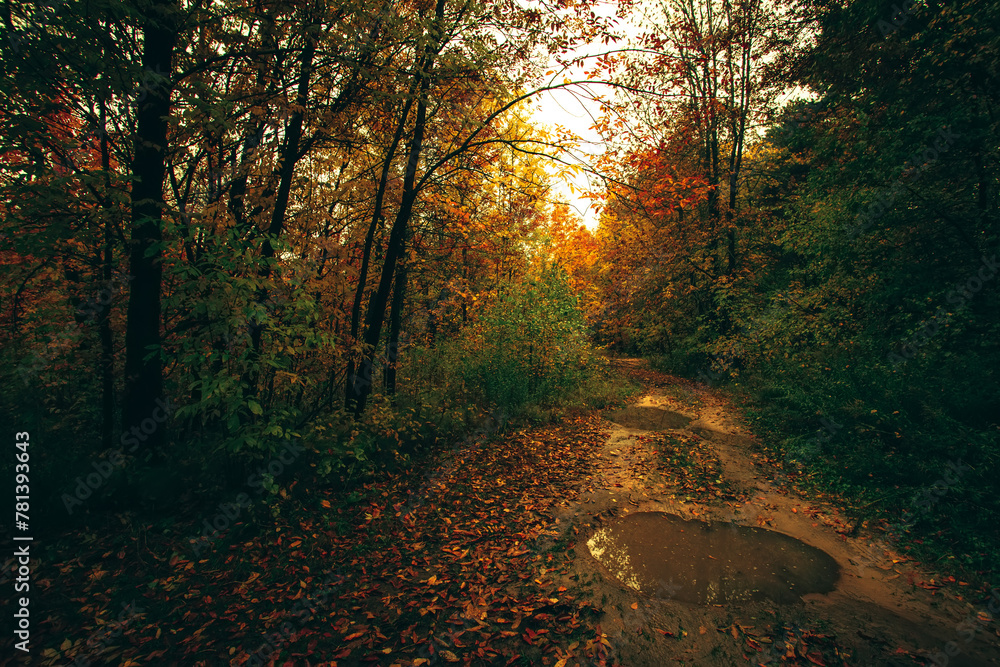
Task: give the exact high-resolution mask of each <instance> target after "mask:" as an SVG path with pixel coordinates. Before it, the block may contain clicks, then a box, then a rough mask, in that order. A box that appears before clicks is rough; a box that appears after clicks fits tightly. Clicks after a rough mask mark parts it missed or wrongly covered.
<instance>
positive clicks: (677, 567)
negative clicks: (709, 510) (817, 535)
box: [587, 512, 840, 604]
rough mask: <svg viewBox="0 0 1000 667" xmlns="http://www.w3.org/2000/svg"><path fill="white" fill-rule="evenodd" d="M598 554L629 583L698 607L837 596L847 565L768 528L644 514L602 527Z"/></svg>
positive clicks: (592, 544)
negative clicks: (842, 568) (842, 570)
mask: <svg viewBox="0 0 1000 667" xmlns="http://www.w3.org/2000/svg"><path fill="white" fill-rule="evenodd" d="M587 547H588V548H589V549H590V553H591V554H592V555H593V556H594V558H596V559H597V560H598V561H599V562H600V563H601V564H602V565H603V566H604V567H606V568H607V569H608V570H609V571H610V572H611V573H612V574H613V575H614V576H615V577H616V578H617V579H618V580H619V581H620V582H621V583H623V584H625V585H626V586H628V587H630V588H633V589H635V590H637V591H640V592H642V593H645V594H647V595H651V596H654V597H660V598H671V599H676V600H681V601H684V602H691V603H695V604H723V603H730V602H740V601H745V600H762V599H768V600H773V601H775V602H778V603H790V602H795V601H797V600H798V599H799V596H801V595H805V594H806V593H829V592H830V591H832V590H833V589H834V587H835V585H836V583H837V579H838V578H839V574H840V568H839V566H838V565H837V563H836V561H835V560H833V558H832V557H831V556H830V555H829V554H827V553H826V552H824V551H821V550H819V549H816V548H815V547H811V546H809V545H808V544H805V543H803V542H800V541H799V540H796V539H795V538H793V537H789V536H787V535H782V534H781V533H776V532H774V531H771V530H765V529H763V528H754V527H750V526H736V525H730V524H723V523H715V524H710V523H705V522H704V521H696V520H695V521H686V520H684V519H682V518H681V517H679V516H676V515H673V514H666V513H664V512H638V513H636V514H630V515H628V516H626V517H623V518H621V519H618V520H616V521H614V522H613V523H611V524H609V525H608V526H605V527H604V528H601V529H599V530H598V531H597V532H595V533H594V535H593V537H591V538H590V540H588V542H587Z"/></svg>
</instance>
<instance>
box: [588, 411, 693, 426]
mask: <svg viewBox="0 0 1000 667" xmlns="http://www.w3.org/2000/svg"><path fill="white" fill-rule="evenodd" d="M607 419H609V420H611V421H613V422H614V423H616V424H620V425H622V426H625V427H626V428H637V429H642V430H643V431H665V430H667V429H670V428H684V427H685V426H687V425H688V424H689V423H691V420H690V419H689V418H688V417H685V416H684V415H682V414H680V413H677V412H671V411H670V410H663V409H662V408H654V407H651V406H642V407H640V406H635V405H633V406H630V407H627V408H625V409H623V410H618V411H617V412H612V413H611V414H610V415H607Z"/></svg>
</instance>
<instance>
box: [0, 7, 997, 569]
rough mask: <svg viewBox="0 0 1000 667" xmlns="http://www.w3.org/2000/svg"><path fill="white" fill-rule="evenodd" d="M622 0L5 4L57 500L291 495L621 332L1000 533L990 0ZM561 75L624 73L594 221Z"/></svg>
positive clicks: (931, 529) (535, 384)
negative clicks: (547, 102)
mask: <svg viewBox="0 0 1000 667" xmlns="http://www.w3.org/2000/svg"><path fill="white" fill-rule="evenodd" d="M593 9H594V7H592V6H591V4H590V3H589V2H570V1H564V0H560V1H559V2H557V3H554V4H547V3H531V2H514V1H509V2H507V1H501V2H479V1H475V0H458V1H453V0H434V1H433V2H430V1H424V0H405V1H401V2H381V3H371V2H350V1H347V2H341V1H339V0H335V1H329V2H326V1H319V2H316V1H312V0H307V1H303V2H284V1H271V0H267V1H258V2H240V1H229V0H220V1H218V2H213V3H204V2H197V1H196V2H177V1H176V0H156V1H149V0H144V1H142V2H130V3H122V2H116V1H114V0H97V1H88V2H74V3H69V4H64V3H60V2H50V3H48V4H20V5H13V4H10V3H7V4H5V6H4V16H3V24H4V34H3V38H2V39H3V49H4V55H3V62H2V65H0V67H2V71H3V95H2V98H0V118H2V121H3V125H4V127H5V128H6V131H5V132H4V133H3V136H2V137H0V155H2V165H3V169H2V175H0V188H2V197H0V200H2V211H0V275H2V281H0V319H2V326H0V341H2V346H0V348H2V351H0V364H2V368H3V375H2V378H0V410H2V412H3V414H4V415H5V421H6V422H7V423H8V424H11V425H12V428H14V429H15V430H17V431H30V432H31V437H32V442H33V443H34V445H33V449H32V485H33V486H32V489H33V492H34V493H33V499H34V503H35V504H36V508H35V509H36V513H37V515H38V521H39V523H40V525H41V524H46V525H49V526H52V527H53V528H55V529H61V528H63V527H66V526H72V525H77V522H80V521H87V520H88V518H87V517H90V516H91V515H92V514H95V513H102V512H107V511H122V510H128V511H142V512H158V511H164V510H166V511H168V512H169V511H171V508H173V507H175V505H176V504H177V503H179V502H181V500H182V499H183V498H184V497H188V498H189V497H190V496H191V495H198V494H201V493H205V492H206V490H209V489H213V488H218V487H222V486H226V485H229V486H236V487H239V486H241V485H243V484H244V483H245V480H246V479H247V477H248V475H251V476H252V475H254V474H255V471H260V478H259V483H260V484H261V485H262V486H263V487H264V488H266V489H267V491H268V494H267V496H266V497H265V498H266V502H267V503H271V505H269V507H270V508H271V511H272V513H273V512H277V511H278V509H277V508H278V507H279V506H280V502H281V500H280V499H281V498H284V497H286V496H287V495H288V494H289V493H291V492H303V489H304V488H305V487H306V486H307V485H306V484H301V485H299V487H298V490H297V491H293V487H295V486H296V484H299V482H300V481H301V480H306V479H308V480H310V482H309V483H310V484H320V485H328V486H330V487H333V488H338V489H339V488H348V487H350V485H351V484H356V483H359V482H363V481H364V480H367V479H371V478H372V477H374V476H377V475H379V474H380V471H383V470H385V469H387V468H394V467H398V466H406V465H407V464H408V463H409V462H410V461H411V459H412V458H413V457H414V456H418V455H420V454H422V453H426V452H428V451H432V450H434V448H436V447H437V448H440V447H442V446H445V444H447V443H449V442H455V441H458V440H461V439H462V438H463V437H466V435H467V434H468V433H470V432H473V431H475V430H477V429H478V431H479V432H484V430H485V431H490V430H496V429H498V428H502V426H503V424H505V423H508V422H510V421H516V420H535V421H544V420H545V419H547V418H549V417H550V416H552V415H555V414H562V413H564V412H565V411H567V410H573V409H578V408H584V407H587V406H593V405H598V406H600V405H603V404H605V403H607V402H611V401H614V400H617V399H618V398H620V397H622V396H623V395H625V394H626V393H627V392H628V387H627V386H625V384H624V382H623V381H621V380H619V379H617V378H615V377H614V376H613V375H612V374H611V373H610V372H609V370H608V368H607V365H606V361H605V358H604V355H603V354H602V350H601V349H600V347H601V346H604V347H606V348H607V349H608V350H610V351H612V352H620V353H625V354H637V355H643V356H647V357H649V358H650V359H651V360H652V362H653V363H654V365H655V366H656V367H658V368H660V369H662V370H666V371H669V372H672V373H675V374H678V375H682V376H687V377H691V378H695V379H698V380H700V381H703V382H707V383H710V384H718V385H722V386H725V387H727V388H728V389H729V390H731V391H732V392H734V393H735V394H736V395H738V396H740V397H741V398H742V400H743V401H744V405H745V407H746V409H747V410H748V413H749V414H750V415H751V416H752V417H753V420H754V421H753V423H754V425H755V428H756V429H757V430H758V433H759V435H761V436H762V438H763V439H764V440H765V441H766V442H767V443H768V446H769V447H771V448H773V450H774V452H775V453H776V454H777V455H779V456H780V457H781V458H782V459H783V460H784V465H785V466H786V468H787V470H788V471H789V472H791V473H794V474H796V475H797V476H798V481H799V482H800V483H802V484H809V485H814V486H816V487H818V488H822V489H823V490H824V491H825V492H828V493H836V494H839V495H841V496H843V497H846V498H850V499H851V500H852V502H853V503H854V505H855V507H856V511H857V516H856V520H857V521H858V522H859V523H860V522H862V521H868V520H874V519H875V518H876V517H882V518H888V519H890V520H892V521H893V522H895V525H896V526H898V527H899V530H898V531H897V532H898V533H899V534H900V537H905V539H907V540H909V541H913V540H916V541H918V542H919V543H920V544H922V545H923V548H928V549H931V550H937V551H936V552H935V553H941V554H947V555H948V556H949V557H951V558H953V559H955V560H956V561H957V562H958V563H959V564H960V565H961V566H964V567H968V568H970V569H972V570H980V571H983V570H987V569H993V568H995V567H996V565H997V563H996V555H995V545H996V544H997V542H998V541H1000V534H998V532H997V530H998V528H997V526H998V525H1000V521H998V519H1000V501H998V498H997V487H996V481H995V480H996V479H997V476H998V474H1000V471H998V458H997V457H998V452H1000V448H998V444H1000V443H998V437H1000V432H998V422H1000V386H998V380H997V377H996V369H997V368H998V365H1000V348H998V346H997V344H996V341H997V334H998V331H1000V310H998V309H1000V298H998V290H997V281H998V280H1000V277H998V276H997V275H996V273H997V266H998V264H997V251H998V250H1000V238H998V226H997V223H998V204H1000V199H998V197H1000V162H998V158H1000V126H998V123H1000V118H998V112H1000V73H998V71H997V67H998V62H1000V35H998V33H997V30H998V28H1000V5H998V4H997V3H994V2H962V1H958V2H950V3H935V2H925V3H905V6H904V7H897V6H896V5H892V4H891V3H890V4H888V5H886V4H884V3H882V2H875V1H874V0H857V1H854V2H843V3H842V2H826V1H825V0H805V1H801V2H792V1H788V2H785V1H780V2H774V3H764V2H761V1H760V0H698V1H695V0H690V1H684V0H666V1H665V2H663V3H660V4H659V5H651V6H649V7H645V8H644V11H645V14H644V17H645V18H643V19H642V20H641V21H639V20H636V22H635V24H636V25H638V26H639V28H638V29H637V31H636V32H637V34H636V35H633V36H632V42H631V43H630V45H629V46H628V48H624V47H622V45H621V43H620V42H617V41H615V38H616V37H620V36H621V35H618V34H616V31H617V29H616V28H615V26H614V25H613V21H612V20H611V19H603V18H601V17H600V15H599V14H597V13H595V12H594V11H593ZM619 11H620V13H621V15H622V16H625V15H627V14H628V13H629V12H630V11H636V12H638V11H639V7H638V5H636V6H633V5H631V4H630V3H622V4H621V6H620V8H619ZM591 44H604V45H605V48H604V51H605V52H604V53H603V55H601V56H600V57H594V58H588V59H580V56H579V51H578V48H579V47H581V46H582V45H591ZM616 44H618V45H619V47H620V48H619V47H616V46H615V45H616ZM574 65H576V67H573V66H574ZM581 68H582V69H584V70H585V74H583V75H581V76H580V77H579V78H573V77H572V76H570V73H571V72H576V71H580V69H581ZM552 88H565V89H572V90H576V91H578V94H580V95H581V96H596V95H597V94H600V95H601V97H600V98H599V99H596V98H595V99H596V101H595V104H600V105H601V110H602V112H603V113H602V115H601V116H600V117H599V118H597V119H596V121H595V128H596V129H597V130H598V131H600V132H601V133H602V134H603V135H604V137H605V139H606V152H605V153H604V154H603V156H602V157H601V158H600V159H599V160H596V161H595V162H593V163H591V164H587V165H585V166H584V168H585V169H586V170H589V171H591V172H592V173H593V174H594V175H596V176H598V177H599V178H598V179H597V180H595V183H599V184H600V185H599V186H595V189H594V192H593V193H591V194H592V196H593V197H594V198H595V199H596V200H599V201H600V202H601V203H602V206H603V208H602V213H601V218H600V224H599V226H598V227H597V228H596V229H588V228H587V227H585V226H583V224H582V222H581V221H580V220H579V219H578V218H577V217H576V216H575V215H574V214H573V213H572V212H571V210H570V208H569V207H567V205H566V204H565V203H563V202H558V201H555V197H553V196H552V192H553V189H552V184H553V182H554V180H555V179H556V178H558V177H559V174H558V173H555V172H556V171H557V170H567V171H572V170H573V169H579V168H580V165H579V163H578V161H577V160H576V157H578V156H579V154H578V153H575V152H574V146H575V144H574V138H573V137H572V136H570V135H569V133H567V132H565V131H563V130H562V129H561V128H554V129H553V128H548V127H545V126H543V125H542V123H543V122H544V120H545V119H543V118H533V117H532V116H531V115H530V113H529V112H528V111H527V108H528V105H527V104H526V102H528V101H530V99H531V98H532V97H533V96H534V95H537V93H538V92H539V91H541V90H546V89H552ZM595 90H598V91H599V92H598V93H595V92H594V91H595ZM289 447H291V448H292V449H289ZM289 451H290V452H292V453H291V454H290V455H289V456H290V458H291V462H286V464H283V465H282V466H280V468H279V467H268V466H267V464H268V463H269V462H270V463H273V462H274V461H275V460H276V457H278V456H279V455H280V456H284V453H285V452H289ZM299 452H304V455H301V456H300V455H299ZM281 460H282V461H286V459H281ZM262 464H263V465H264V466H265V467H264V468H261V465H262ZM2 465H3V466H5V468H4V469H5V470H6V469H7V467H9V466H11V465H12V463H11V462H9V461H4V462H3V464H2ZM286 465H287V469H286ZM286 470H287V471H286ZM5 474H6V473H5ZM94 474H96V475H97V477H96V478H95V477H94ZM8 477H10V475H8ZM91 479H96V480H97V481H94V482H91V481H90V480H91ZM942 479H944V480H946V482H945V483H944V484H943V485H942V484H940V483H939V480H942ZM928 490H929V491H928ZM904 534H905V535H904ZM942 557H944V556H942Z"/></svg>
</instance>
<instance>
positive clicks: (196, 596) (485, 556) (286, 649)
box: [42, 416, 607, 665]
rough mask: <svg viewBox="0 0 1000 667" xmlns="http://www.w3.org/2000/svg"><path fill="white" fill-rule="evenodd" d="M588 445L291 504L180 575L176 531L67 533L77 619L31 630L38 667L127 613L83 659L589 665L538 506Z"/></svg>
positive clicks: (507, 444) (565, 437) (575, 609)
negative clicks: (126, 608)
mask: <svg viewBox="0 0 1000 667" xmlns="http://www.w3.org/2000/svg"><path fill="white" fill-rule="evenodd" d="M604 437H605V434H604V432H603V431H602V429H601V427H600V426H599V422H598V419H597V418H596V417H594V416H590V417H577V418H572V419H566V420H564V421H563V423H560V424H557V425H554V426H549V427H543V428H537V429H531V430H520V431H516V432H512V433H508V434H504V435H501V436H499V437H496V438H494V439H492V440H491V441H488V442H486V443H481V444H474V445H472V446H470V447H467V448H466V449H463V450H460V451H458V452H456V453H455V454H453V455H452V456H451V457H446V458H445V460H442V461H441V462H440V463H439V465H438V466H437V467H436V468H432V469H430V471H426V470H425V471H424V472H423V473H420V472H417V471H412V472H409V473H403V474H396V475H392V476H388V477H387V478H386V479H385V481H383V482H380V483H375V484H368V485H365V486H364V487H363V489H360V493H358V492H356V493H354V494H353V496H347V495H346V494H336V493H333V492H330V493H327V494H326V495H325V496H319V495H317V494H298V495H297V494H295V493H294V492H293V493H292V495H291V496H289V497H288V498H287V499H284V500H283V501H281V502H280V503H279V504H278V505H277V509H278V511H279V514H278V518H277V520H276V521H275V523H274V525H273V526H269V527H268V528H266V529H263V530H262V531H261V532H260V533H259V534H257V535H254V536H252V537H250V538H249V539H241V541H231V539H222V540H219V541H218V542H217V543H216V544H215V545H213V547H212V549H211V551H208V552H206V553H204V554H203V556H204V557H203V558H201V559H197V560H195V559H194V558H193V557H192V555H191V552H190V551H186V550H184V549H183V548H181V547H179V545H178V544H177V541H171V540H170V539H168V538H169V536H170V535H174V534H176V533H177V532H179V534H187V532H190V531H185V530H179V531H169V533H164V534H154V533H157V532H162V531H156V530H155V529H154V527H153V526H151V525H146V526H142V527H135V526H133V527H130V529H127V531H126V533H127V534H124V535H122V536H121V537H120V538H119V540H118V544H116V545H115V546H114V548H112V549H109V547H108V545H107V544H106V543H104V542H103V541H99V540H95V539H94V536H90V538H89V541H88V537H87V536H84V535H81V536H79V537H80V538H81V541H82V542H83V544H82V550H81V553H80V554H79V555H78V556H77V557H76V558H74V559H72V560H67V561H65V562H62V563H58V564H56V565H55V567H56V568H57V569H58V571H59V573H60V574H59V578H60V580H61V581H63V582H66V583H65V584H64V585H62V586H61V590H62V591H65V595H66V598H65V599H64V600H63V602H64V603H65V604H66V606H67V607H70V606H75V608H76V610H77V611H76V613H74V614H68V613H67V614H60V616H61V617H62V618H60V619H56V618H54V617H49V619H47V621H46V622H45V623H43V624H42V627H43V629H44V632H45V638H44V645H45V652H44V656H45V661H44V664H60V665H62V664H66V662H68V661H72V660H74V659H76V658H77V657H80V656H87V655H88V654H91V651H92V650H93V648H92V647H93V645H94V644H95V642H93V641H92V642H91V645H92V646H91V648H88V646H87V640H88V638H90V637H92V636H94V635H95V634H97V633H100V632H102V630H108V629H112V630H113V627H112V626H113V617H114V616H115V613H116V610H117V609H120V603H121V602H123V601H124V602H128V601H129V600H133V599H134V600H135V602H136V605H137V606H138V607H139V608H141V609H142V610H143V611H142V612H141V613H140V614H138V615H137V616H136V617H135V618H133V619H131V620H130V622H129V623H128V624H127V625H126V626H125V627H123V628H122V631H121V632H120V633H119V634H120V635H121V637H120V638H118V639H117V640H116V641H115V640H112V641H108V644H109V645H110V646H111V648H109V649H108V650H106V651H105V652H104V653H103V654H102V655H101V656H100V657H99V658H98V656H96V655H91V658H90V659H91V660H92V661H94V662H102V663H105V664H123V665H142V664H163V663H164V661H178V662H179V663H183V664H206V665H207V664H220V661H222V660H225V661H226V662H227V663H228V664H234V665H241V664H248V661H250V662H249V664H267V660H263V662H262V663H257V662H254V661H253V660H254V659H253V658H252V656H253V655H254V654H256V655H257V657H258V658H260V657H262V656H266V655H267V654H268V653H269V652H270V651H269V648H268V647H269V646H270V645H272V644H273V645H275V646H276V649H277V652H276V653H275V657H277V658H278V660H277V664H285V663H286V662H287V661H291V662H290V663H288V664H305V661H308V664H313V665H315V664H339V665H348V664H385V665H392V664H398V665H421V664H432V663H439V662H441V661H444V662H456V663H465V664H470V663H472V662H479V663H482V662H483V661H488V662H495V663H497V664H517V663H519V662H521V663H524V662H531V663H533V664H549V665H551V664H566V662H565V661H569V660H572V659H574V658H579V659H580V660H585V659H593V660H597V661H600V660H601V659H602V656H603V655H604V651H603V650H602V646H606V644H607V640H606V639H603V644H602V637H601V635H600V630H599V626H597V624H596V620H597V617H598V615H599V612H598V610H596V609H595V608H594V607H592V606H591V605H590V604H588V603H585V602H581V601H580V600H579V596H578V595H576V594H575V592H574V591H572V590H567V589H566V588H565V587H564V586H560V585H557V584H556V583H554V579H557V578H558V576H559V575H560V574H565V573H566V572H568V567H569V565H570V558H571V556H570V548H571V546H572V543H573V540H574V538H575V532H576V531H575V529H574V530H573V531H572V532H567V533H565V534H564V533H563V531H566V530H567V527H566V526H561V525H559V524H557V523H556V522H555V520H554V518H553V513H552V508H553V505H554V504H555V503H557V502H558V500H559V499H561V498H564V497H567V496H572V495H573V493H574V492H573V488H574V486H575V485H576V484H577V483H578V481H579V480H580V479H581V477H582V476H584V475H585V474H586V473H587V472H588V470H589V469H590V468H591V466H592V461H593V458H594V455H595V452H596V450H597V449H598V448H599V447H600V445H601V443H602V442H603V440H604ZM239 527H240V526H239V524H237V529H239ZM49 587H50V590H48V591H46V592H47V594H49V595H53V596H55V595H58V592H57V591H56V590H53V586H52V584H51V583H49ZM109 624H110V625H109ZM286 624H290V626H289V625H286ZM283 626H284V628H285V630H286V632H285V634H282V628H283ZM289 629H290V630H291V633H288V632H287V630H289ZM269 642H270V643H269ZM262 649H263V650H262ZM561 661H562V662H561ZM573 661H574V662H575V660H573Z"/></svg>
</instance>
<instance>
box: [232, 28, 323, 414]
mask: <svg viewBox="0 0 1000 667" xmlns="http://www.w3.org/2000/svg"><path fill="white" fill-rule="evenodd" d="M315 54H316V41H315V40H314V39H313V38H311V37H307V38H306V45H305V48H303V49H302V61H301V67H300V70H299V82H298V90H297V91H296V94H295V105H296V108H295V111H294V112H293V113H292V115H291V117H290V118H289V120H288V125H287V127H286V128H285V142H284V146H283V147H282V151H281V166H280V168H279V169H278V193H277V196H276V198H275V201H274V210H273V211H272V212H271V223H270V225H268V228H267V237H266V238H265V239H264V247H263V249H262V251H261V255H262V257H263V258H264V263H263V266H262V267H261V270H260V275H261V277H262V278H263V279H264V281H266V280H267V278H268V277H270V275H271V260H272V259H274V255H275V250H274V244H273V243H272V242H271V239H272V238H277V237H279V236H281V233H282V231H283V230H284V228H285V215H286V214H287V212H288V199H289V196H290V195H291V191H292V179H293V178H294V177H295V165H296V163H298V161H299V142H300V141H301V140H302V125H303V122H304V113H305V108H306V105H307V104H308V102H309V81H310V78H311V76H312V67H313V57H314V56H315ZM267 298H268V291H267V287H266V286H261V288H260V290H259V291H258V293H257V301H258V302H259V303H260V304H264V303H266V302H267ZM265 324H266V323H262V322H254V323H253V324H252V325H251V327H250V355H249V359H248V361H247V374H246V375H245V376H244V384H245V385H247V389H246V391H247V395H249V396H255V395H256V394H257V385H258V382H259V380H260V369H259V365H260V356H261V348H262V339H263V335H264V326H265Z"/></svg>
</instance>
